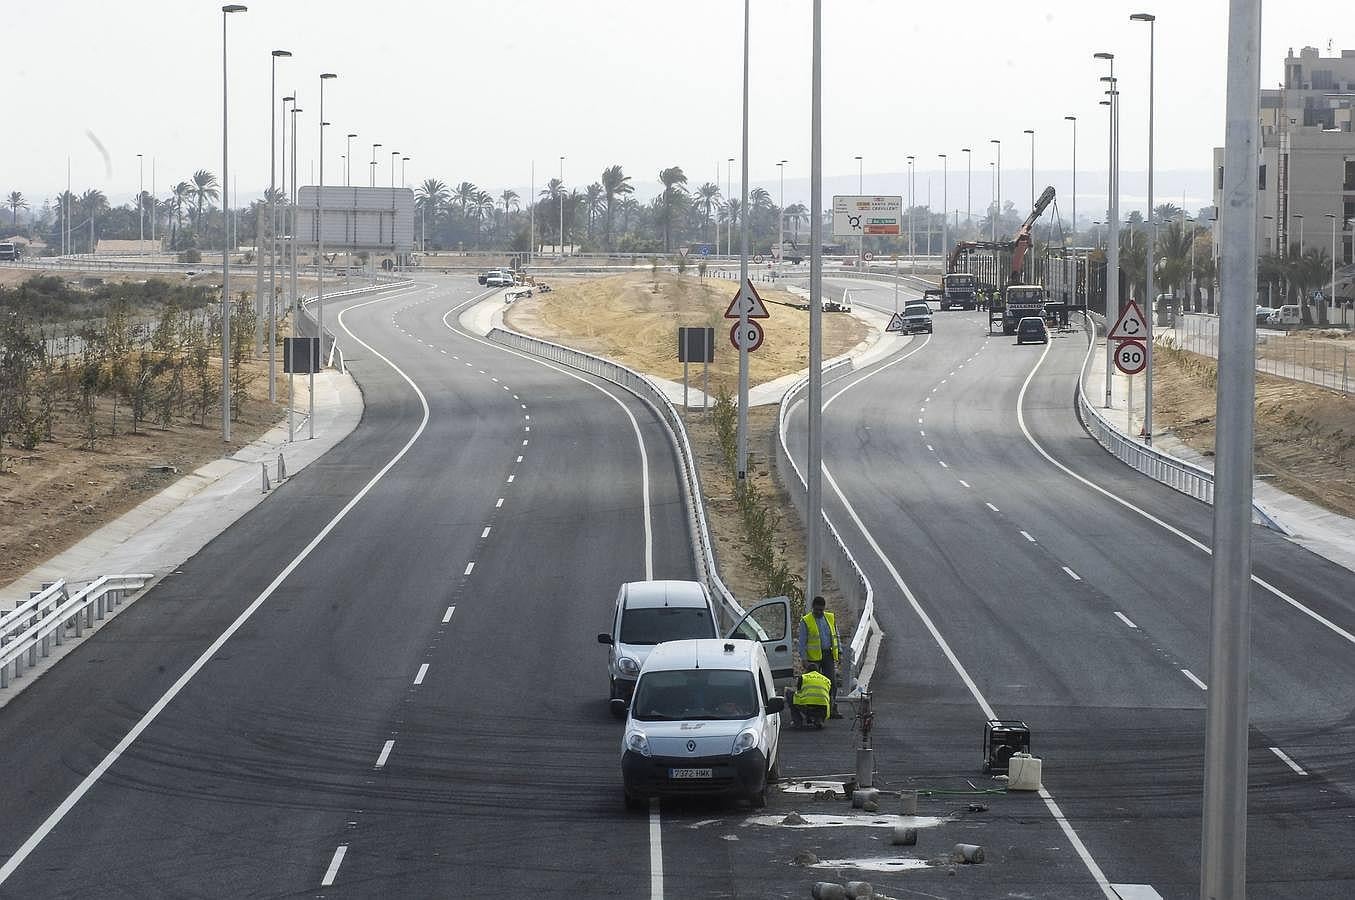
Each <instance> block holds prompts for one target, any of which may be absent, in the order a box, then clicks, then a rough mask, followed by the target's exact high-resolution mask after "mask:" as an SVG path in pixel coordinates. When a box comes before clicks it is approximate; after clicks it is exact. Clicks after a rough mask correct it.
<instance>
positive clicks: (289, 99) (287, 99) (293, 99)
mask: <svg viewBox="0 0 1355 900" xmlns="http://www.w3.org/2000/svg"><path fill="white" fill-rule="evenodd" d="M282 102H283V103H295V102H296V95H295V94H293V95H292V96H290V97H283V98H282Z"/></svg>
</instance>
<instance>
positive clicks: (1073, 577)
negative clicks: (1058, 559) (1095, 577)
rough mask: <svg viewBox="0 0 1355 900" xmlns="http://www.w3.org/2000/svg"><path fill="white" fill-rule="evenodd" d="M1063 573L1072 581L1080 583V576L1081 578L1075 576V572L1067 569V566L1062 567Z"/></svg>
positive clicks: (1077, 575)
mask: <svg viewBox="0 0 1355 900" xmlns="http://www.w3.org/2000/svg"><path fill="white" fill-rule="evenodd" d="M1063 571H1064V572H1065V573H1066V574H1067V575H1068V577H1069V578H1071V579H1073V580H1074V581H1081V580H1082V576H1081V575H1079V574H1077V573H1076V572H1074V571H1073V570H1072V569H1070V568H1068V567H1067V566H1064V567H1063Z"/></svg>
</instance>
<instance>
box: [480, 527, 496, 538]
mask: <svg viewBox="0 0 1355 900" xmlns="http://www.w3.org/2000/svg"><path fill="white" fill-rule="evenodd" d="M492 527H494V526H492V525H486V526H485V530H484V531H482V532H480V538H481V539H482V540H483V539H484V538H487V537H489V529H490V528H492Z"/></svg>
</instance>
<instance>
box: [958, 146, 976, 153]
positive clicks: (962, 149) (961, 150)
mask: <svg viewBox="0 0 1355 900" xmlns="http://www.w3.org/2000/svg"><path fill="white" fill-rule="evenodd" d="M960 152H961V153H971V152H973V151H971V150H970V149H969V148H968V147H961V148H960Z"/></svg>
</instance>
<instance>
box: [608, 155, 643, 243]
mask: <svg viewBox="0 0 1355 900" xmlns="http://www.w3.org/2000/svg"><path fill="white" fill-rule="evenodd" d="M634 190H635V188H634V187H632V186H631V184H630V176H629V175H626V174H625V173H624V172H622V171H621V167H620V166H608V167H607V168H606V169H603V170H602V196H603V197H604V198H605V199H606V206H607V227H606V229H605V234H606V238H607V249H608V250H610V249H612V207H613V205H614V204H615V202H616V198H617V197H625V195H627V194H630V193H632V192H634Z"/></svg>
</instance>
